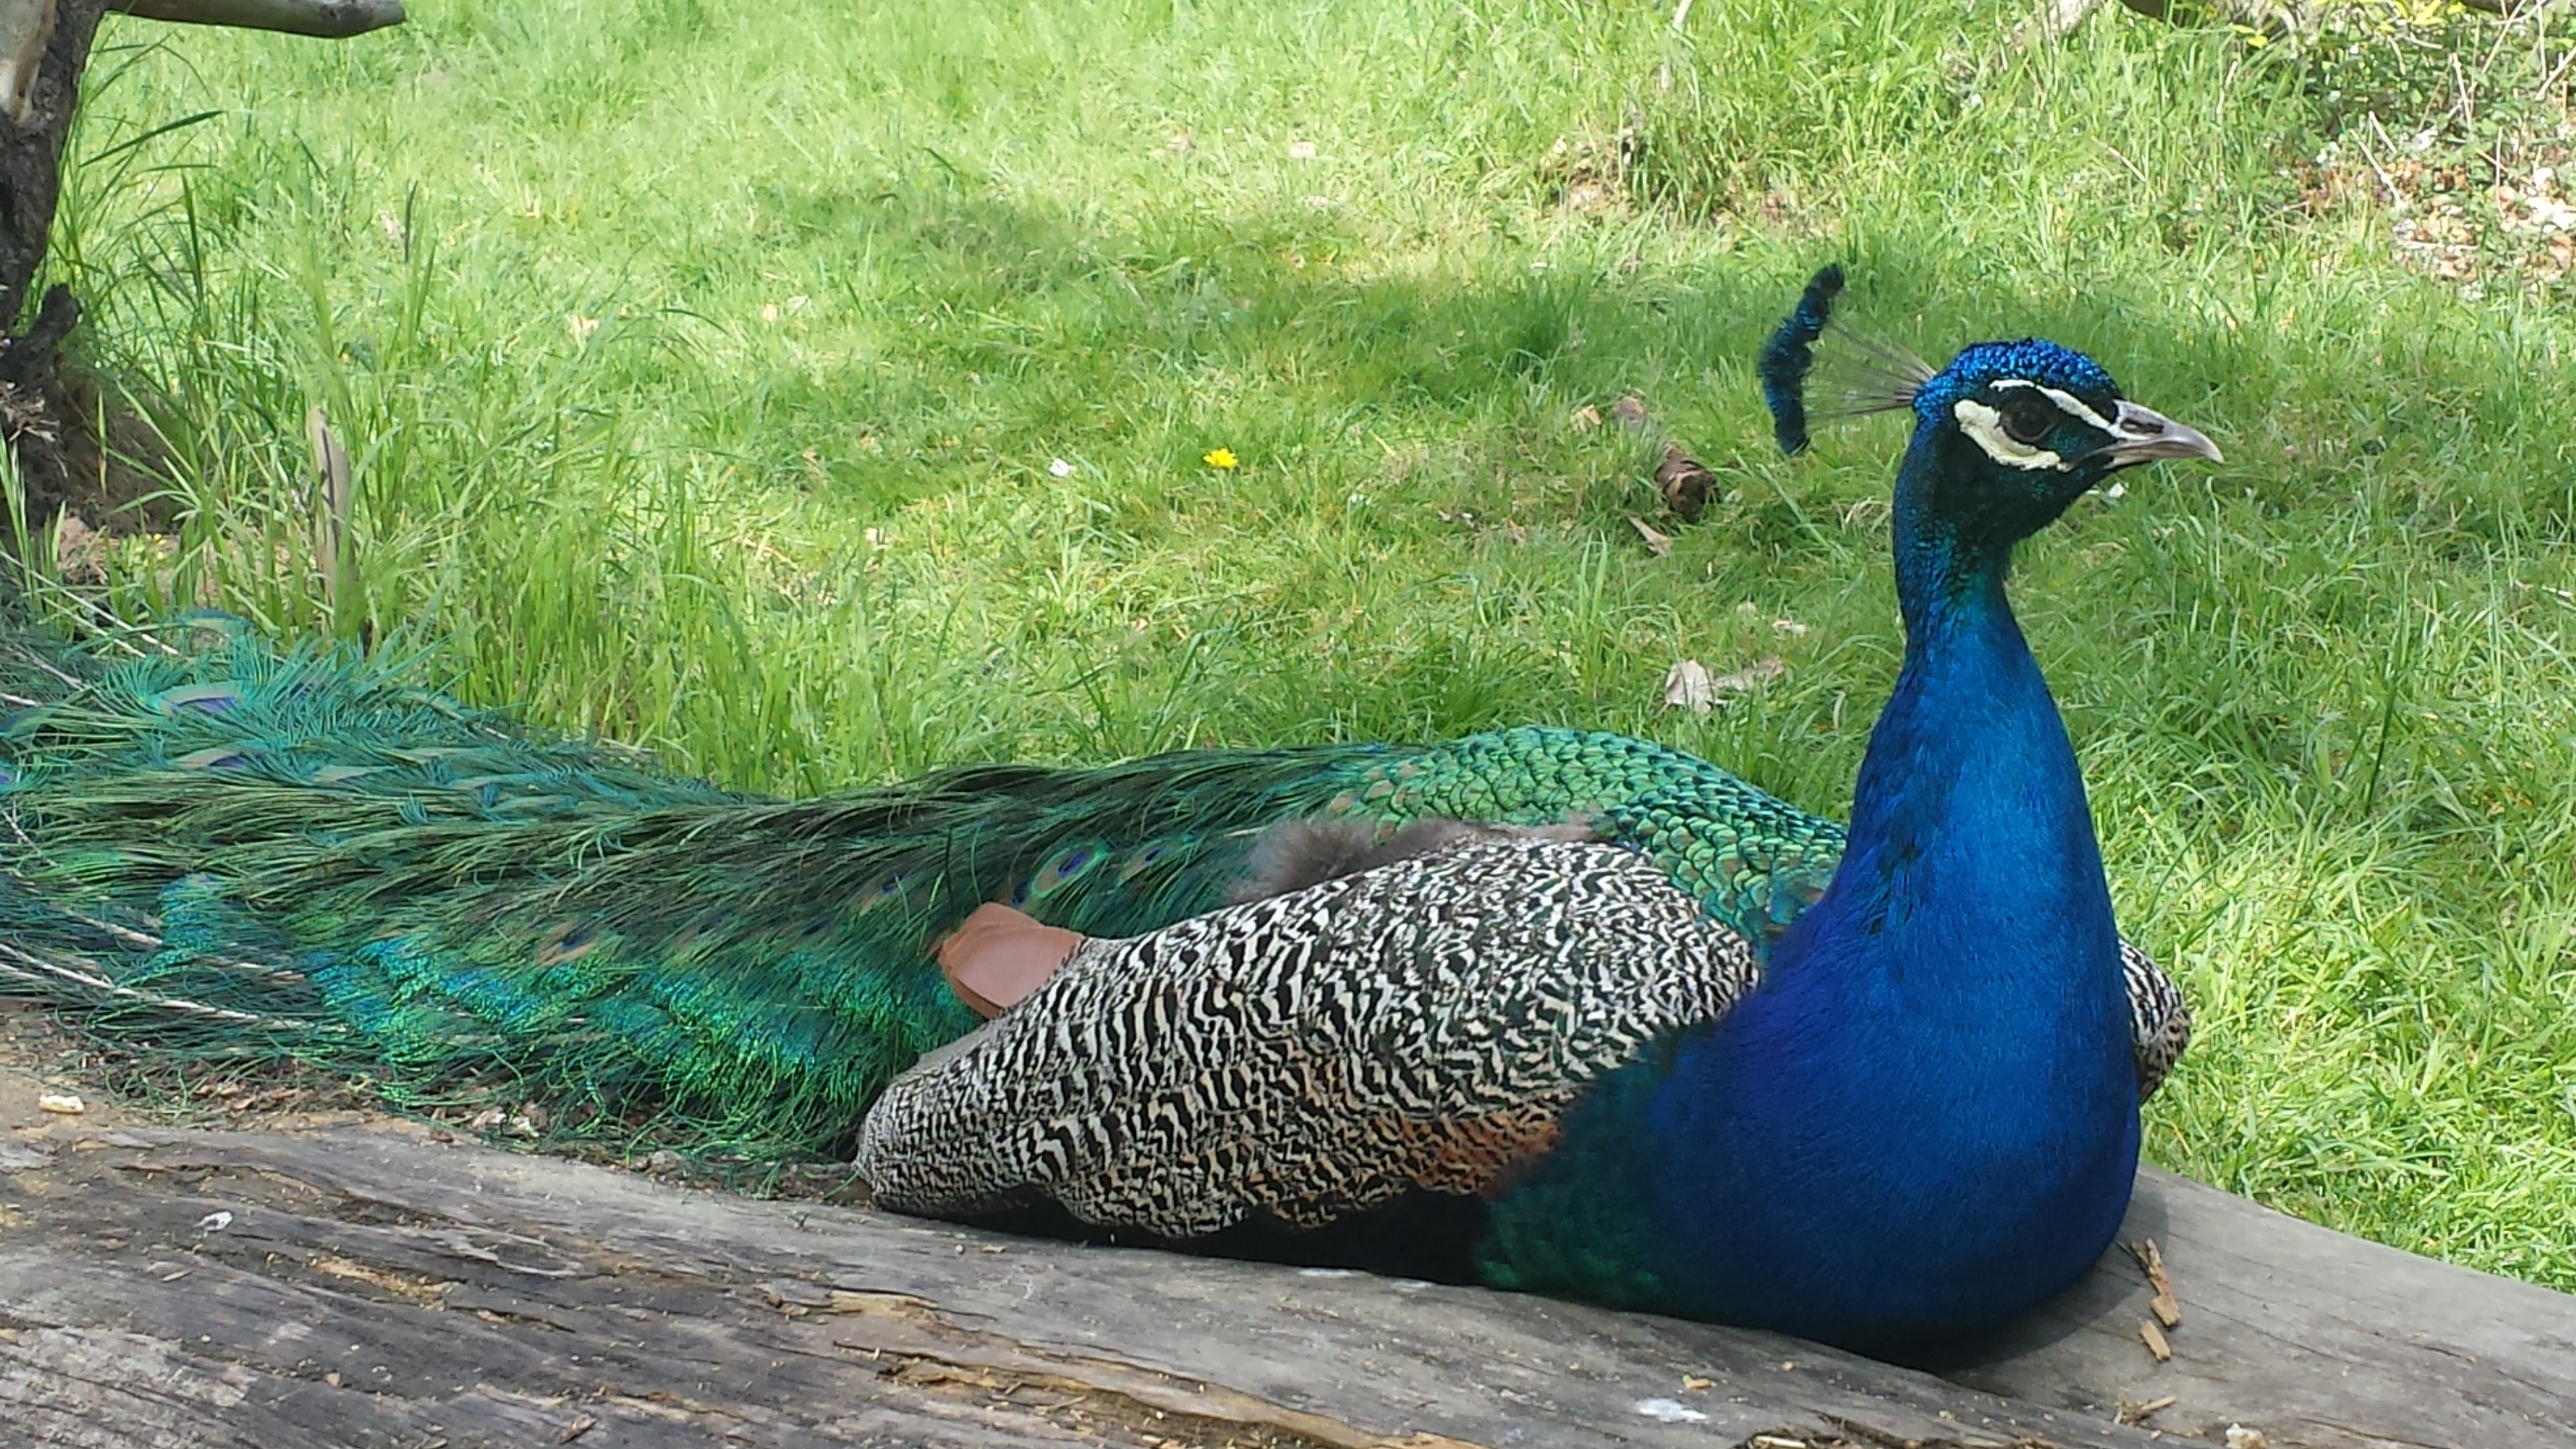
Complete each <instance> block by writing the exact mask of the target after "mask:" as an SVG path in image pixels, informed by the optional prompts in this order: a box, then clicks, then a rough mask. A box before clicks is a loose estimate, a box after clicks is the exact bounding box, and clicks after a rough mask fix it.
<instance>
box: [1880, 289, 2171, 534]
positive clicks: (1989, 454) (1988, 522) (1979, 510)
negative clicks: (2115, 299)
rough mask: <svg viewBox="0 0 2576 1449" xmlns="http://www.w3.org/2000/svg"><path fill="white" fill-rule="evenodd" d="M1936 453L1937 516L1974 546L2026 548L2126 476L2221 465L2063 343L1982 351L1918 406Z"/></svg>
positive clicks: (1923, 392)
mask: <svg viewBox="0 0 2576 1449" xmlns="http://www.w3.org/2000/svg"><path fill="white" fill-rule="evenodd" d="M1908 401H1910V402H1911V403H1912V404H1913V408H1914V420H1915V423H1914V425H1915V436H1916V444H1915V445H1916V447H1918V448H1924V447H1928V448H1929V449H1931V450H1932V460H1933V461H1934V462H1935V464H1936V466H1935V467H1933V468H1932V469H1931V470H1930V471H1929V473H1928V474H1927V475H1926V477H1925V479H1924V484H1925V485H1926V486H1927V487H1928V490H1929V496H1927V497H1926V498H1924V499H1923V500H1922V502H1923V504H1924V505H1925V506H1926V507H1927V509H1928V511H1929V512H1930V513H1931V514H1932V515H1933V516H1935V517H1938V518H1940V519H1941V520H1943V521H1944V522H1945V523H1946V524H1947V525H1948V526H1949V527H1950V528H1951V529H1953V530H1955V531H1957V532H1958V533H1959V534H1961V535H1962V536H1965V537H1969V538H1979V539H1985V540H1990V541H1993V542H1998V543H2011V542H2014V541H2017V540H2019V539H2024V538H2028V537H2029V536H2030V535H2032V534H2034V533H2037V532H2038V531H2039V530H2040V529H2042V528H2045V527H2047V526H2048V524H2049V523H2051V522H2052V521H2054V520H2055V519H2056V517H2057V516H2058V515H2059V514H2061V513H2063V512H2065V511H2066V508H2067V505H2069V504H2071V503H2073V502H2074V501H2075V500H2076V499H2078V498H2080V497H2082V496H2083V495H2084V494H2085V493H2086V492H2087V491H2088V490H2090V489H2092V488H2094V487H2096V486H2097V485H2099V484H2100V483H2101V482H2102V480H2104V479H2106V478H2108V477H2110V476H2111V475H2112V474H2113V473H2116V472H2118V471H2119V470H2120V469H2122V468H2131V467H2135V466H2137V465H2138V464H2140V463H2152V462H2155V461H2157V460H2158V459H2163V458H2207V459H2210V460H2212V461H2217V460H2218V458H2219V452H2218V445H2217V444H2216V443H2213V442H2211V441H2210V440H2209V438H2208V436H2207V435H2206V434H2204V433H2202V432H2201V431H2200V430H2199V429H2197V428H2193V427H2189V426H2186V425H2185V424H2182V423H2178V422H2175V421H2174V420H2173V419H2171V418H2168V417H2166V416H2165V415H2164V414H2162V413H2160V412H2157V411H2156V410H2155V409H2153V408H2149V407H2141V406H2140V405H2138V404H2137V403H2133V402H2131V401H2129V400H2128V399H2127V398H2124V397H2122V396H2120V388H2119V384H2117V383H2115V382H2113V381H2112V380H2111V374H2109V373H2108V372H2105V371H2103V369H2102V365H2101V364H2100V363H2098V362H2095V361H2094V360H2093V359H2092V358H2089V357H2087V356H2085V355H2084V354H2083V353H2080V352H2077V351H2074V350H2073V349H2071V348H2066V347H2060V346H2059V345H2057V344H2056V343H2054V342H2045V341H2041V340H2040V339H2038V338H2025V339H2023V340H2022V341H2019V342H1980V343H1978V344H1976V345H1975V346H1972V347H1969V348H1966V349H1964V350H1963V351H1961V352H1960V353H1959V355H1958V356H1956V357H1954V358H1952V359H1950V365H1949V366H1948V367H1945V368H1943V369H1941V371H1939V372H1937V373H1935V374H1933V375H1932V376H1931V377H1930V378H1928V379H1926V380H1925V381H1924V382H1923V383H1922V384H1921V385H1920V386H1919V387H1917V388H1916V389H1915V390H1914V393H1913V396H1912V397H1911V398H1910V399H1908Z"/></svg>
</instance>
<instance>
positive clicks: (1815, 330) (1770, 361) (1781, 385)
mask: <svg viewBox="0 0 2576 1449" xmlns="http://www.w3.org/2000/svg"><path fill="white" fill-rule="evenodd" d="M1842 290H1843V269H1842V266H1841V264H1840V263H1833V264H1829V265H1827V266H1826V267H1825V268H1824V270H1822V271H1820V272H1818V273H1816V275H1815V276H1814V277H1812V278H1810V279H1809V280H1808V282H1807V290H1806V291H1805V292H1804V293H1802V294H1801V295H1800V296H1799V298H1798V306H1797V309H1796V310H1795V311H1793V312H1791V313H1790V314H1789V317H1788V320H1787V321H1784V322H1782V323H1781V324H1780V326H1779V330H1777V331H1775V332H1773V333H1772V334H1771V340H1770V341H1768V342H1765V343H1763V344H1762V360H1761V361H1760V362H1759V363H1757V364H1755V366H1754V374H1755V375H1756V376H1758V377H1760V378H1761V379H1762V401H1763V402H1765V403H1767V404H1769V405H1770V408H1771V433H1772V436H1774V437H1776V438H1778V439H1779V440H1780V451H1781V452H1783V453H1796V452H1798V451H1799V450H1801V449H1803V448H1805V447H1806V446H1807V373H1808V371H1809V370H1810V369H1812V368H1813V367H1814V366H1815V365H1816V340H1817V339H1818V338H1820V337H1822V336H1824V335H1825V323H1826V322H1827V321H1828V320H1829V319H1830V318H1831V317H1832V316H1833V309H1834V298H1836V297H1838V296H1841V295H1842Z"/></svg>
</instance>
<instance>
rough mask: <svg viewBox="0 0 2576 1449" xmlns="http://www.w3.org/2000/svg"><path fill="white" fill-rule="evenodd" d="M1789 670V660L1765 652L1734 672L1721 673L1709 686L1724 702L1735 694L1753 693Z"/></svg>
mask: <svg viewBox="0 0 2576 1449" xmlns="http://www.w3.org/2000/svg"><path fill="white" fill-rule="evenodd" d="M1788 672H1789V664H1788V661H1787V660H1784V659H1782V658H1781V657H1780V656H1779V655H1777V654H1765V655H1763V656H1762V657H1761V658H1759V659H1756V660H1754V661H1753V662H1752V663H1750V664H1747V665H1745V666H1744V667H1743V668H1742V669H1739V670H1737V671H1735V672H1734V673H1733V674H1721V675H1719V676H1718V677H1717V678H1715V679H1712V680H1710V681H1709V687H1710V688H1711V689H1714V690H1716V691H1717V697H1718V699H1719V700H1720V701H1721V702H1723V701H1724V700H1727V699H1729V698H1732V697H1733V696H1735V695H1739V694H1751V693H1752V692H1753V691H1754V690H1756V689H1759V688H1761V687H1762V686H1763V685H1766V684H1769V683H1770V682H1771V681H1772V680H1775V679H1777V678H1779V677H1780V676H1781V675H1783V674H1786V673H1788Z"/></svg>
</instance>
